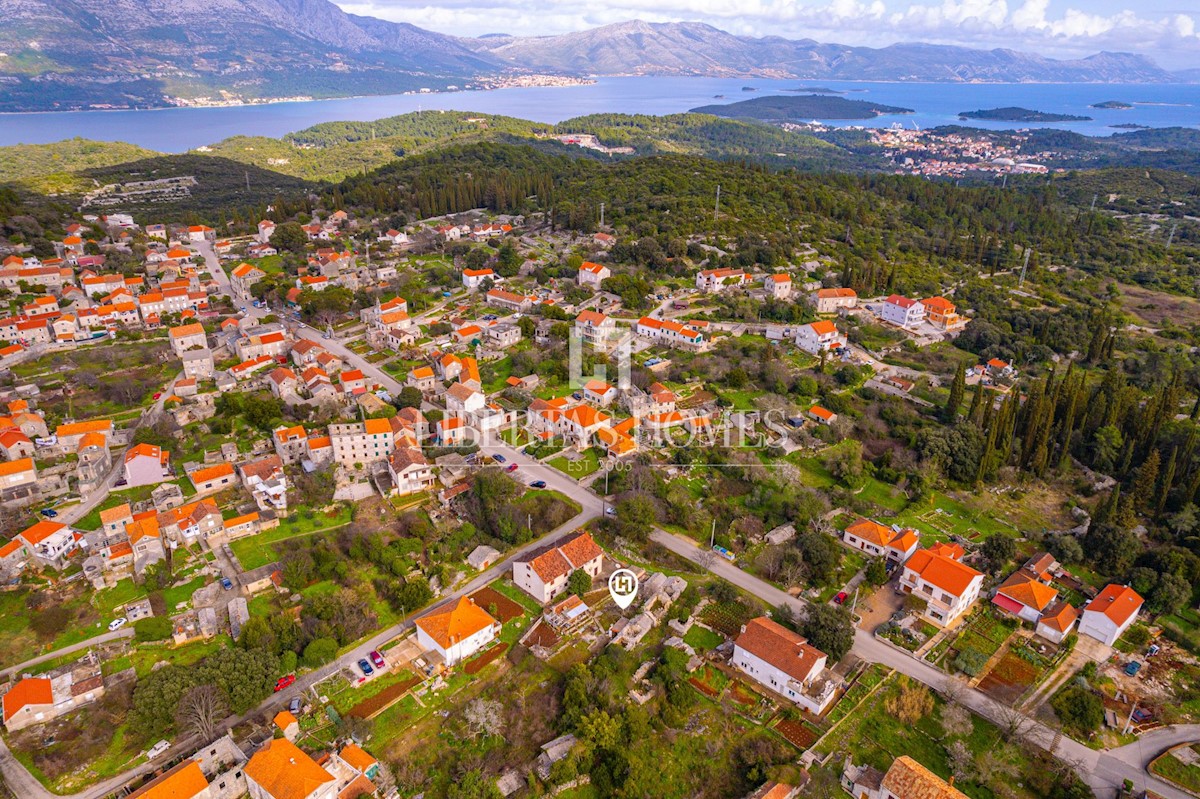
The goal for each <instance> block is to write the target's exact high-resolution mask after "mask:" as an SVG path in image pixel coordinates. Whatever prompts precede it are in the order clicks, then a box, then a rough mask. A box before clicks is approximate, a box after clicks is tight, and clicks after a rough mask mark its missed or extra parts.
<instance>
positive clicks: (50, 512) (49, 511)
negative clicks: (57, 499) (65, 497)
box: [41, 508, 58, 519]
mask: <svg viewBox="0 0 1200 799" xmlns="http://www.w3.org/2000/svg"><path fill="white" fill-rule="evenodd" d="M41 514H42V515H43V516H45V517H46V518H47V519H53V518H54V517H55V516H57V515H58V511H56V510H55V509H54V508H42V510H41Z"/></svg>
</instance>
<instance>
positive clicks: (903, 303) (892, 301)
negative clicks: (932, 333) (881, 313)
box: [884, 294, 917, 308]
mask: <svg viewBox="0 0 1200 799" xmlns="http://www.w3.org/2000/svg"><path fill="white" fill-rule="evenodd" d="M884 302H886V303H888V304H889V305H899V306H900V307H901V308H911V307H912V306H914V305H916V304H917V301H916V300H910V299H909V298H908V297H901V296H900V295H899V294H891V295H889V296H888V298H887V299H886V300H884Z"/></svg>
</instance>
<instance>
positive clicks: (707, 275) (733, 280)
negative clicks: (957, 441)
mask: <svg viewBox="0 0 1200 799" xmlns="http://www.w3.org/2000/svg"><path fill="white" fill-rule="evenodd" d="M749 280H750V276H749V275H748V274H746V273H745V272H743V271H742V270H741V269H705V270H704V271H703V272H699V273H697V274H696V288H697V289H699V290H700V291H703V292H704V293H705V294H716V293H717V292H719V291H723V290H725V289H727V288H734V287H737V286H741V285H743V284H745V283H746V282H748V281H749Z"/></svg>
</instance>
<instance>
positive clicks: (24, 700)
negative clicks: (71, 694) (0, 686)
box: [4, 677, 54, 721]
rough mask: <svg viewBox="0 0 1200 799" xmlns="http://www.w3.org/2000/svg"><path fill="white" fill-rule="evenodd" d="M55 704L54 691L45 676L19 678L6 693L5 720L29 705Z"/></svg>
mask: <svg viewBox="0 0 1200 799" xmlns="http://www.w3.org/2000/svg"><path fill="white" fill-rule="evenodd" d="M52 704H54V691H53V690H52V688H51V684H50V680H48V679H46V678H45V677H26V678H25V679H23V680H18V681H17V683H16V684H15V685H13V687H12V688H10V689H9V690H8V693H6V694H5V695H4V720H5V721H8V720H9V719H11V718H12V717H13V716H14V715H16V714H17V712H18V711H20V710H21V708H23V707H26V706H28V705H52Z"/></svg>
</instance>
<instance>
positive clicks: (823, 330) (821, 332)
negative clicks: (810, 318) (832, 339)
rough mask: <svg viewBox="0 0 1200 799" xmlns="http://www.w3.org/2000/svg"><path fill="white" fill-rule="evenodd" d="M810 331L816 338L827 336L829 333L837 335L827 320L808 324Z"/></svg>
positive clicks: (835, 329)
mask: <svg viewBox="0 0 1200 799" xmlns="http://www.w3.org/2000/svg"><path fill="white" fill-rule="evenodd" d="M809 327H810V328H812V331H813V332H814V333H816V334H817V335H818V336H828V335H829V334H831V333H837V327H836V326H835V325H834V324H833V322H831V321H829V320H828V319H821V320H818V321H816V322H812V323H810V324H809Z"/></svg>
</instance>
